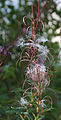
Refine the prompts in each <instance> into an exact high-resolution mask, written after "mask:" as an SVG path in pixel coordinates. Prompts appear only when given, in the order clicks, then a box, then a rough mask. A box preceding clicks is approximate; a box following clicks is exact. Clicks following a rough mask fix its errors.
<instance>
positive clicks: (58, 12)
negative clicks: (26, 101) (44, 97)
mask: <svg viewBox="0 0 61 120" xmlns="http://www.w3.org/2000/svg"><path fill="white" fill-rule="evenodd" d="M45 3H46V0H40V11H41V10H42V9H43V7H44V5H45ZM32 5H34V12H35V17H37V12H38V7H37V6H38V0H0V120H19V118H16V117H15V115H11V114H10V115H8V114H7V113H6V110H8V108H9V107H10V106H11V104H12V103H13V104H15V102H16V100H18V98H19V96H20V90H19V89H17V88H21V86H22V83H23V81H24V78H25V77H24V71H25V67H26V65H25V63H22V64H21V66H20V65H19V64H18V65H17V66H16V63H17V61H18V59H19V56H20V53H21V50H22V49H21V43H20V40H18V41H19V42H16V40H17V38H18V36H19V35H20V38H22V36H23V33H22V32H21V30H22V29H21V28H20V27H18V22H17V19H19V24H20V25H21V27H23V26H24V25H23V17H24V16H25V15H28V16H30V15H31V12H32V11H31V6H32ZM60 18H61V0H52V1H51V0H48V5H47V7H46V8H44V10H43V12H42V14H41V20H42V21H43V23H44V25H45V28H44V32H43V35H44V36H46V37H47V39H48V40H49V42H48V45H47V46H48V47H49V48H53V49H54V52H53V51H51V52H52V54H53V56H55V55H56V53H57V52H58V50H59V48H60V46H61V42H60V35H61V32H60V24H61V19H60ZM41 35H42V32H41ZM55 41H56V42H55ZM9 47H10V48H9ZM7 48H8V50H7ZM7 51H8V52H7ZM57 58H58V59H57V60H56V62H54V65H53V67H52V74H53V77H52V78H51V84H50V86H49V88H50V89H49V90H48V89H47V90H46V93H47V94H49V95H50V96H52V98H53V107H54V110H52V111H51V112H47V113H46V115H45V116H46V117H45V119H44V120H61V61H60V54H59V55H58V57H57ZM13 90H15V92H16V91H17V90H19V94H17V92H16V94H15V95H14V94H13V92H12V91H13ZM13 118H14V119H13Z"/></svg>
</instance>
